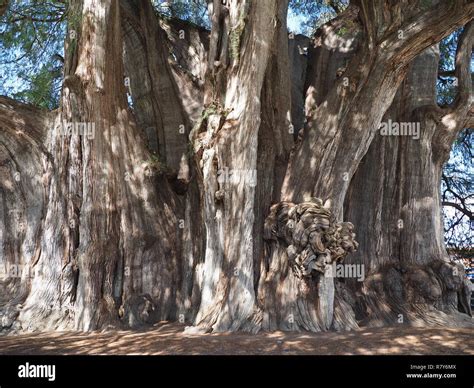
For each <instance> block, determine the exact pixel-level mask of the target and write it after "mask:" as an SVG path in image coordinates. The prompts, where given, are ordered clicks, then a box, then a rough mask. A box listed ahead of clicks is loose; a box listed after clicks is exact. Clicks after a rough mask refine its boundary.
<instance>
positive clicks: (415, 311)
mask: <svg viewBox="0 0 474 388" xmlns="http://www.w3.org/2000/svg"><path fill="white" fill-rule="evenodd" d="M473 27H474V24H473V23H472V22H470V23H469V24H468V25H467V26H466V28H465V29H464V31H463V33H462V35H461V38H460V41H459V44H458V52H457V55H456V77H457V79H458V83H459V86H458V95H457V98H456V101H455V103H454V104H453V106H451V107H444V108H440V107H438V105H437V102H436V98H437V97H436V81H437V70H438V62H439V51H438V49H437V47H436V46H435V47H433V48H430V49H428V50H426V51H425V52H424V53H422V54H420V55H419V56H418V57H417V58H416V59H415V60H414V62H413V63H412V65H411V66H410V70H409V74H408V77H407V79H406V80H405V81H404V83H403V84H402V86H401V87H400V89H399V91H398V94H397V97H396V99H395V101H394V103H393V104H392V107H391V108H390V110H389V111H388V112H387V114H386V115H385V118H384V124H385V123H386V124H387V125H390V124H391V123H394V124H395V125H397V126H398V128H401V131H400V130H397V129H396V128H397V127H392V128H387V127H386V126H385V125H384V126H382V127H381V128H380V133H379V134H377V135H376V137H375V139H374V141H373V142H372V144H371V146H370V148H369V151H368V153H367V155H365V157H364V159H363V161H362V163H361V164H360V166H359V168H358V170H357V172H356V174H355V175H354V177H353V179H352V182H351V186H350V190H349V193H348V195H347V197H346V203H345V212H344V213H345V215H346V217H349V218H350V219H352V220H354V223H355V226H356V229H357V231H358V238H359V241H360V245H361V249H360V250H359V252H357V253H356V254H355V255H353V256H352V257H350V258H349V259H348V260H349V261H350V262H353V263H358V264H362V265H364V266H365V269H366V271H367V272H368V274H367V278H366V280H365V282H364V283H361V282H356V281H354V280H352V279H349V280H348V283H350V285H351V288H352V289H353V290H354V293H356V294H357V296H358V298H357V301H356V311H357V316H358V318H359V319H361V320H362V321H363V322H364V323H365V324H372V325H381V324H385V323H402V322H403V323H407V322H412V323H413V322H417V323H420V322H429V323H447V322H451V324H453V322H459V323H463V322H468V321H470V320H469V319H468V317H467V315H462V314H459V311H460V312H463V313H466V314H469V315H471V310H470V289H469V285H468V284H467V279H466V280H464V279H465V277H464V269H463V268H462V266H460V265H459V264H454V263H452V262H450V260H449V258H448V255H447V253H446V249H445V246H444V241H443V238H442V236H443V221H442V214H441V198H440V185H441V174H442V168H443V164H444V163H445V162H446V161H447V160H448V157H449V152H450V150H451V147H452V144H453V142H454V141H455V139H456V136H457V134H458V132H459V131H460V130H462V129H463V128H465V124H466V120H467V119H468V112H469V110H470V109H471V107H472V85H471V84H472V81H471V75H470V60H471V53H472V44H473V40H474V28H473ZM387 129H388V130H387ZM392 129H395V131H397V132H395V131H393V130H392ZM446 314H449V316H448V315H446ZM454 318H456V319H454Z"/></svg>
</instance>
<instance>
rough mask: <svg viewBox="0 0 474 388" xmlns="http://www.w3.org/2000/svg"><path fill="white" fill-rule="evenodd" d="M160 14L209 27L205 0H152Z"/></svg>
mask: <svg viewBox="0 0 474 388" xmlns="http://www.w3.org/2000/svg"><path fill="white" fill-rule="evenodd" d="M152 3H153V5H154V7H155V9H156V10H157V12H158V14H159V15H160V16H164V17H172V18H177V19H181V20H186V21H188V22H191V23H193V24H196V25H198V26H201V27H205V28H208V29H210V28H211V24H210V21H209V17H208V11H207V2H206V0H169V1H164V0H153V1H152Z"/></svg>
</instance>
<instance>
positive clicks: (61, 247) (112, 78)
mask: <svg viewBox="0 0 474 388" xmlns="http://www.w3.org/2000/svg"><path fill="white" fill-rule="evenodd" d="M70 12H72V13H73V15H72V17H71V20H73V21H74V22H73V23H70V25H69V35H68V40H67V42H66V47H65V52H66V64H65V80H64V86H63V91H62V99H61V108H60V109H59V111H58V112H56V117H55V120H54V123H53V124H51V126H50V127H49V128H47V130H46V133H45V135H44V143H45V148H46V152H47V155H49V156H50V158H48V164H47V166H46V168H45V170H46V174H47V175H46V178H45V179H47V180H48V182H47V184H46V187H47V188H46V190H47V191H48V193H47V196H46V197H47V203H46V205H45V214H44V217H42V218H43V220H42V225H41V230H42V233H41V236H40V238H39V255H38V257H37V258H36V259H35V260H34V261H32V260H30V261H29V262H30V264H31V266H33V267H34V269H35V275H34V277H33V278H32V280H31V283H28V291H29V293H28V296H27V298H26V301H25V302H24V304H23V306H22V308H21V311H20V314H19V317H18V322H19V324H20V325H21V327H22V328H23V329H26V330H33V329H57V328H76V329H82V330H91V329H97V328H101V327H106V326H107V325H109V324H111V325H120V324H121V323H122V322H123V323H125V324H126V325H127V326H136V325H139V324H141V323H145V322H149V321H155V320H157V319H170V318H171V319H175V318H176V314H177V305H178V299H179V297H180V295H179V294H180V290H178V289H177V288H176V287H175V285H176V284H179V282H180V276H181V274H180V266H179V254H178V252H177V249H176V234H177V230H178V219H177V217H176V214H175V212H174V211H173V209H174V208H175V207H176V204H175V203H174V202H175V199H174V195H173V193H172V191H171V188H170V186H169V185H168V182H167V180H166V179H165V178H164V177H163V175H162V174H161V173H160V171H157V169H156V168H155V166H154V165H153V163H152V160H151V157H150V153H149V152H148V151H147V148H146V142H145V136H144V134H143V133H142V132H141V130H140V129H139V128H138V127H137V125H136V124H135V121H134V118H133V115H132V114H131V112H130V111H129V108H128V106H127V100H126V92H125V86H124V72H123V65H122V62H121V61H120V60H117V58H121V56H122V39H121V18H120V9H119V5H118V1H111V2H110V1H101V2H92V1H88V0H85V1H76V2H74V3H72V4H71V10H70ZM157 204H159V206H157ZM33 241H36V240H33Z"/></svg>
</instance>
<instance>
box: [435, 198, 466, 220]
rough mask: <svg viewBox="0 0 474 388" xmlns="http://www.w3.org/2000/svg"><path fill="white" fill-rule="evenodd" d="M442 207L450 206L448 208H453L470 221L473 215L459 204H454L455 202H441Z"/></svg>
mask: <svg viewBox="0 0 474 388" xmlns="http://www.w3.org/2000/svg"><path fill="white" fill-rule="evenodd" d="M442 205H443V206H450V207H453V208H455V209H456V210H459V211H460V212H461V213H463V214H465V215H466V216H468V217H469V219H472V218H473V213H472V212H471V211H469V209H467V208H465V207H463V206H461V205H460V204H458V203H456V202H451V201H443V202H442Z"/></svg>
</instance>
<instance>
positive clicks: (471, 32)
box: [454, 20, 474, 115]
mask: <svg viewBox="0 0 474 388" xmlns="http://www.w3.org/2000/svg"><path fill="white" fill-rule="evenodd" d="M473 44H474V20H472V21H471V22H469V23H468V24H467V25H466V27H465V28H464V31H463V32H462V34H461V37H460V38H459V43H458V48H457V52H456V69H455V75H456V78H457V79H458V95H457V97H456V101H455V104H454V109H455V113H456V114H457V115H461V114H462V115H465V114H466V110H469V109H471V107H472V104H473V94H472V77H471V54H472V47H473Z"/></svg>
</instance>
